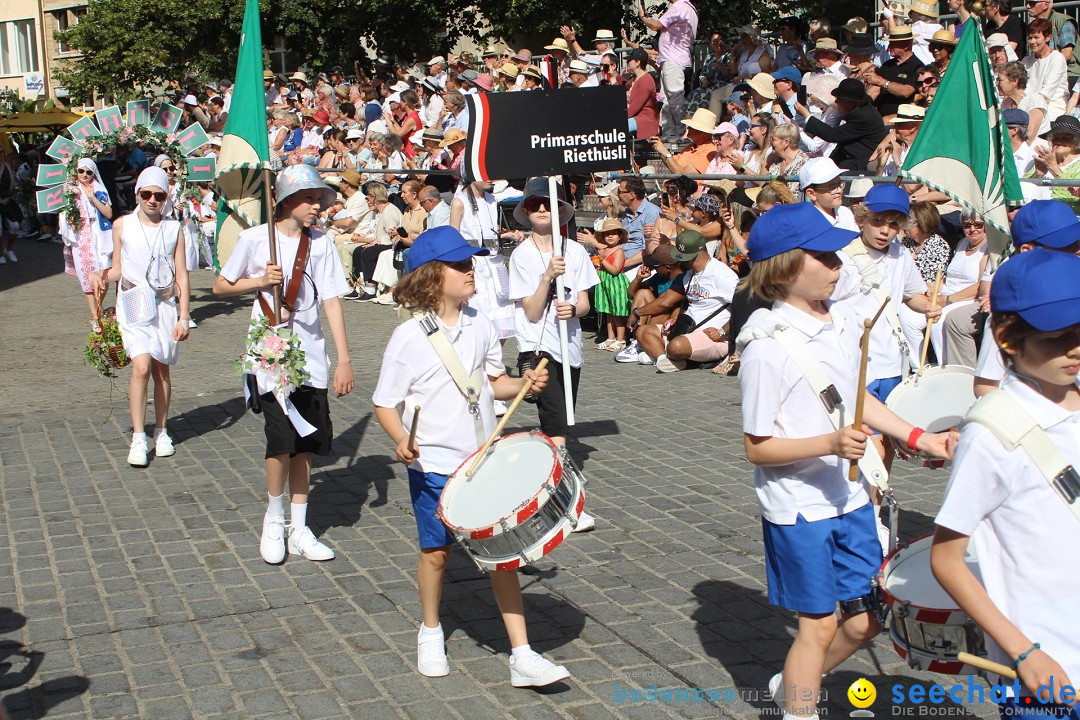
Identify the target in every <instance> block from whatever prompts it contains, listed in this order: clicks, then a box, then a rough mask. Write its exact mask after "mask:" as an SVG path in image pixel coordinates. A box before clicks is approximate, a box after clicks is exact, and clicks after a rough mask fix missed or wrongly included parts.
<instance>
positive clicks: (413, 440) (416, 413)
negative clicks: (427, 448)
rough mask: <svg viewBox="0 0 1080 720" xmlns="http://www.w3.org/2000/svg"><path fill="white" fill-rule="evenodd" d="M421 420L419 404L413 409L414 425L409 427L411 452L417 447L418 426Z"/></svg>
mask: <svg viewBox="0 0 1080 720" xmlns="http://www.w3.org/2000/svg"><path fill="white" fill-rule="evenodd" d="M419 422H420V406H419V405H417V406H416V408H415V409H414V410H413V416H412V427H411V428H410V429H409V444H408V448H409V452H413V451H414V450H415V449H416V426H417V424H418V423H419Z"/></svg>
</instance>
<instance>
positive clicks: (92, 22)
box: [57, 0, 858, 101]
mask: <svg viewBox="0 0 1080 720" xmlns="http://www.w3.org/2000/svg"><path fill="white" fill-rule="evenodd" d="M821 2H822V0H748V2H746V3H700V7H698V12H699V14H700V17H701V20H700V29H701V30H702V32H704V31H705V30H708V29H714V28H718V29H721V30H723V31H725V32H731V31H733V30H734V29H735V28H737V27H738V26H739V25H741V24H743V23H746V22H757V23H759V24H760V25H761V26H762V27H768V26H769V25H770V24H771V23H772V22H774V21H775V20H776V18H778V17H780V16H782V15H787V14H793V13H798V14H805V15H810V14H813V13H816V12H817V11H819V10H820V5H821ZM849 4H850V5H854V6H856V7H857V6H858V3H857V2H854V1H853V0H848V1H847V2H840V3H838V2H835V1H834V2H831V3H830V6H829V10H830V11H831V12H833V13H834V14H835V13H838V12H839V11H840V10H841V9H842V7H843V6H845V5H849ZM650 5H651V2H650ZM260 11H261V16H262V31H263V42H264V44H265V45H266V46H267V47H269V46H270V45H271V44H272V43H273V42H274V38H276V37H281V38H283V39H284V42H285V45H286V47H287V48H288V55H289V59H290V61H291V62H292V63H295V64H297V65H302V66H307V67H314V68H325V67H329V66H332V65H342V66H344V67H346V68H350V67H352V64H353V62H354V61H359V62H361V63H362V64H364V65H367V64H368V61H369V59H370V55H371V53H372V52H374V51H377V52H379V53H382V54H386V55H389V56H390V57H393V58H396V59H398V60H402V61H407V62H410V61H413V60H416V59H420V58H424V57H430V56H431V54H433V53H436V52H444V51H446V50H447V49H448V48H449V47H451V46H452V45H453V43H454V42H455V41H456V40H457V39H458V38H460V37H471V38H474V39H476V40H483V39H487V40H488V41H490V40H492V39H496V38H498V39H507V40H509V39H512V38H518V37H536V36H537V35H538V34H539V35H541V36H551V37H554V36H556V35H557V34H558V29H559V26H560V25H564V24H565V25H571V26H574V27H576V28H579V29H582V30H583V32H582V34H581V37H582V38H585V37H587V36H588V34H589V33H590V32H592V31H593V30H595V29H596V28H599V27H609V28H613V29H615V28H619V27H621V26H623V25H625V26H627V27H629V28H635V29H637V31H638V34H641V33H643V32H644V27H643V26H642V25H641V24H640V22H639V21H638V19H637V12H636V6H629V7H628V6H625V5H623V4H622V3H618V4H616V3H567V2H564V1H563V0H440V1H439V2H431V0H359V2H358V1H357V0H316V1H315V2H312V1H311V0H260ZM243 12H244V3H243V0H229V2H224V3H223V2H221V0H154V2H153V3H148V2H145V0H90V2H89V8H88V13H87V14H86V16H84V17H83V19H82V21H81V22H80V23H79V24H78V25H76V26H74V27H72V28H71V29H69V30H67V31H64V32H58V33H57V37H58V39H60V40H62V41H63V42H64V43H65V44H67V45H70V46H72V47H75V48H78V49H79V50H80V51H81V52H82V58H80V59H78V60H75V61H72V63H71V64H70V65H69V66H68V67H66V68H64V69H61V70H60V71H58V79H59V80H60V82H61V83H62V84H64V85H65V86H67V87H68V88H69V90H70V91H71V93H72V95H73V96H74V97H90V96H91V95H92V94H93V93H94V92H97V93H99V94H106V95H109V96H111V97H113V98H115V99H116V100H117V101H123V100H126V99H130V98H132V97H136V96H144V95H146V94H147V92H148V90H147V89H148V88H151V87H156V86H161V85H163V84H164V83H165V82H166V81H168V80H171V79H182V78H183V77H185V76H186V75H189V74H194V75H197V76H200V77H205V78H224V77H230V76H231V75H232V74H233V72H234V70H235V62H236V48H237V47H238V45H239V38H240V24H241V22H242V20H243ZM846 19H847V15H846V14H845V15H844V17H842V18H841V17H834V18H833V21H834V24H839V23H842V22H844V20H846ZM512 44H513V43H512ZM586 44H587V43H586Z"/></svg>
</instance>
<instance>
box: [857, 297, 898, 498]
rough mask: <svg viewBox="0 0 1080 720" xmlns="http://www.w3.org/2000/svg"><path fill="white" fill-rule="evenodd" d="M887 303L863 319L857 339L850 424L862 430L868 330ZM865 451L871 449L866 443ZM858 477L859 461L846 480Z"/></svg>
mask: <svg viewBox="0 0 1080 720" xmlns="http://www.w3.org/2000/svg"><path fill="white" fill-rule="evenodd" d="M888 304H889V299H888V298H885V302H883V303H881V307H879V308H878V311H877V314H876V315H874V317H873V318H867V319H866V320H863V331H862V339H861V340H860V341H859V347H860V349H861V350H862V355H861V357H860V358H859V384H858V386H857V387H856V388H855V392H856V393H857V394H856V396H855V420H854V422H852V424H851V426H852V427H853V428H855V429H856V430H862V416H863V405H865V404H866V365H867V364H868V363H869V361H870V330H871V329H872V328H873V327H874V323H876V322H877V321H878V318H880V317H881V313H883V312H885V306H886V305H888ZM867 445H868V447H867V451H873V449H872V448H870V447H869V443H867ZM858 479H859V463H858V462H853V463H851V467H850V468H848V480H850V481H851V482H855V481H856V480H858Z"/></svg>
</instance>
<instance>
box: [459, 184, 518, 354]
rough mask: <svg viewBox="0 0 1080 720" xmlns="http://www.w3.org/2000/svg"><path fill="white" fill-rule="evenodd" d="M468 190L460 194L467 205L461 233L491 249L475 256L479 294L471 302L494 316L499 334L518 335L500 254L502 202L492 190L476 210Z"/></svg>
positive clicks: (474, 266)
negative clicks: (498, 200)
mask: <svg viewBox="0 0 1080 720" xmlns="http://www.w3.org/2000/svg"><path fill="white" fill-rule="evenodd" d="M467 192H468V191H467V190H459V191H458V192H457V195H456V197H457V198H458V199H459V200H461V204H462V205H463V206H464V207H465V213H464V214H463V215H462V216H461V234H462V235H463V236H464V237H465V239H466V240H468V241H469V244H471V245H476V246H477V247H486V248H487V249H488V250H490V251H491V254H490V255H488V256H487V257H481V256H476V257H474V258H473V268H474V272H473V275H474V277H475V279H476V295H474V296H473V297H472V298H470V299H469V305H470V306H471V307H474V308H476V309H477V310H479V311H480V312H482V313H483V314H484V315H486V316H487V317H488V319H490V320H491V322H492V323H493V324H494V325H495V329H496V330H498V334H499V338H500V339H505V338H508V337H512V336H513V335H514V303H512V302H510V275H509V273H508V272H507V270H506V259H505V258H503V257H502V256H501V255H500V254H499V220H498V203H497V202H496V200H495V196H494V195H492V194H491V193H484V196H483V197H482V198H477V199H476V211H475V212H474V211H473V208H472V203H471V202H470V201H469V198H468V197H467V196H466V193H467Z"/></svg>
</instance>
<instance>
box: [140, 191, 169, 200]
mask: <svg viewBox="0 0 1080 720" xmlns="http://www.w3.org/2000/svg"><path fill="white" fill-rule="evenodd" d="M167 197H169V193H166V192H153V191H151V190H140V191H139V199H140V200H143V201H148V200H150V198H154V199H155V200H157V201H158V202H165V198H167Z"/></svg>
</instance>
